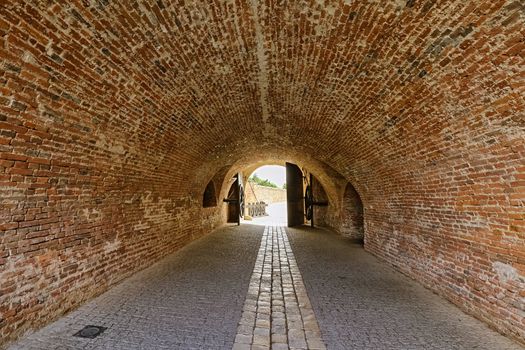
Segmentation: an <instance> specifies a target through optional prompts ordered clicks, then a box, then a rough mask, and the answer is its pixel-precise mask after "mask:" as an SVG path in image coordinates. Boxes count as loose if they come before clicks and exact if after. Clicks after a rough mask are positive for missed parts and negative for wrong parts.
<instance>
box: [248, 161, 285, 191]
mask: <svg viewBox="0 0 525 350" xmlns="http://www.w3.org/2000/svg"><path fill="white" fill-rule="evenodd" d="M253 174H257V176H259V178H261V179H263V180H264V179H268V180H270V181H271V182H273V183H274V184H276V185H277V186H278V187H283V184H284V183H285V182H286V168H285V167H283V166H280V165H265V166H262V167H260V168H257V170H255V171H254V172H253ZM253 174H250V176H251V175H253Z"/></svg>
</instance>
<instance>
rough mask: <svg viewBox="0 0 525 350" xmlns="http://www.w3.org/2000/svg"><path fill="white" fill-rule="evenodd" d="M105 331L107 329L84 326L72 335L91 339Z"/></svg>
mask: <svg viewBox="0 0 525 350" xmlns="http://www.w3.org/2000/svg"><path fill="white" fill-rule="evenodd" d="M106 329H107V327H100V326H85V327H84V328H82V329H81V330H79V331H78V332H76V333H75V334H73V336H75V337H80V338H89V339H93V338H96V337H98V336H99V335H101V334H102V333H103V332H104V331H105V330H106Z"/></svg>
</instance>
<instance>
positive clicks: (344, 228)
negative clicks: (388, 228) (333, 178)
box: [339, 183, 364, 240]
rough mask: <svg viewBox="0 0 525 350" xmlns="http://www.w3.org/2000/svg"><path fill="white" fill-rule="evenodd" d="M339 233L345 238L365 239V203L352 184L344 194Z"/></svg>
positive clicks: (349, 184) (347, 186)
mask: <svg viewBox="0 0 525 350" xmlns="http://www.w3.org/2000/svg"><path fill="white" fill-rule="evenodd" d="M339 232H340V233H341V234H342V235H343V236H345V237H350V238H356V239H360V240H362V239H364V216H363V202H362V201H361V197H360V196H359V193H357V191H356V190H355V188H354V186H352V184H351V183H348V185H346V188H345V192H344V194H343V203H342V207H341V223H340V226H339Z"/></svg>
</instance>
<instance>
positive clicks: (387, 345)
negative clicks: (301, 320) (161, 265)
mask: <svg viewBox="0 0 525 350" xmlns="http://www.w3.org/2000/svg"><path fill="white" fill-rule="evenodd" d="M287 230H288V236H289V239H290V243H291V246H292V248H293V251H294V254H295V256H296V259H297V263H298V266H299V269H300V270H301V273H302V275H303V278H304V281H305V286H306V290H307V292H308V296H309V297H310V301H311V303H312V306H313V309H314V312H315V315H316V317H317V320H318V322H319V327H320V329H321V334H322V337H323V340H324V341H325V343H326V347H327V349H329V350H352V349H360V350H362V349H371V350H372V349H373V350H381V349H385V350H416V349H417V350H421V349H424V350H427V349H428V350H434V349H435V350H438V349H439V350H448V349H450V350H452V349H465V350H471V349H477V350H523V349H524V348H523V347H522V346H520V345H519V344H517V343H515V342H513V341H512V340H510V339H508V338H506V337H504V336H502V335H500V334H499V333H496V332H495V331H493V330H491V329H490V328H489V327H488V326H486V325H485V324H484V323H481V322H480V321H478V320H476V319H474V318H473V317H471V316H469V315H467V314H465V313H463V312H462V311H461V310H459V309H458V308H457V307H456V306H454V305H452V304H451V303H449V302H447V301H445V300H444V299H442V298H441V297H439V296H437V295H436V294H433V293H432V292H431V291H429V290H427V289H425V288H424V287H423V286H421V285H420V284H419V283H416V282H414V281H413V280H411V279H409V278H408V277H406V276H404V275H402V274H400V273H398V272H396V271H395V270H393V269H392V268H391V267H390V266H388V265H386V264H385V263H384V262H382V261H379V260H378V259H377V258H375V257H374V256H373V255H371V254H369V253H367V252H366V251H364V250H363V248H362V245H361V244H359V243H357V242H356V241H352V240H349V239H346V238H343V237H341V236H339V235H336V234H334V233H332V232H331V231H328V230H319V229H315V230H313V229H310V228H306V227H304V228H300V229H298V228H289V229H287Z"/></svg>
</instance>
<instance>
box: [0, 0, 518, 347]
mask: <svg viewBox="0 0 525 350" xmlns="http://www.w3.org/2000/svg"><path fill="white" fill-rule="evenodd" d="M301 6H302V5H299V3H296V2H272V3H271V5H268V4H267V3H266V2H245V1H237V2H235V6H234V4H232V3H214V2H188V3H186V4H184V5H181V4H179V3H176V2H170V1H165V0H162V1H156V2H148V1H136V2H133V3H132V4H130V3H127V2H122V1H111V2H106V1H92V2H79V1H71V2H63V3H57V2H52V3H49V2H44V1H41V2H34V3H33V4H29V3H28V2H27V1H19V0H15V1H9V2H5V4H3V5H2V6H1V7H0V205H1V210H0V334H1V338H2V342H7V341H8V340H10V339H12V338H14V337H16V336H18V335H20V334H22V333H23V332H24V331H25V330H27V329H30V328H34V327H38V326H40V325H43V324H45V323H47V322H48V321H49V320H50V319H53V318H55V317H57V316H58V315H60V314H61V313H63V312H65V311H66V310H68V309H70V308H74V307H76V306H78V305H79V303H81V302H82V301H84V300H87V299H89V298H90V297H92V296H93V295H96V294H98V293H100V292H102V291H103V290H105V289H106V288H107V287H108V286H110V285H111V284H112V283H115V282H116V281H118V280H120V279H122V278H124V277H125V276H128V275H129V274H130V273H132V272H134V271H136V270H138V269H140V268H143V267H145V266H147V265H149V264H151V263H152V262H153V261H155V260H157V259H158V258H160V257H161V256H163V255H165V254H168V253H169V252H172V251H174V250H176V249H178V248H179V247H180V246H182V245H184V244H186V243H187V242H189V241H190V240H191V239H194V238H196V237H198V236H200V235H202V234H205V233H206V232H209V230H211V229H212V228H213V227H216V226H217V225H219V224H220V223H222V222H224V217H225V211H224V208H225V206H224V205H222V203H220V205H219V206H218V207H215V208H205V209H203V208H202V196H203V191H204V189H205V187H206V184H207V183H208V182H209V181H210V179H212V178H216V179H217V181H218V182H216V185H217V186H216V189H217V191H219V187H220V186H218V184H220V183H222V184H223V186H222V187H221V189H220V192H221V194H220V195H219V201H220V199H221V198H223V195H224V191H225V188H228V187H227V186H226V185H225V184H224V183H225V182H227V181H228V178H229V177H230V176H229V175H231V174H233V173H234V172H236V171H238V170H242V169H243V168H244V167H249V166H253V165H254V164H256V163H261V164H264V163H265V162H267V163H271V164H276V162H277V163H279V164H280V163H282V162H284V161H292V162H294V163H298V164H301V165H305V166H306V167H307V168H308V167H310V168H311V171H312V172H313V173H314V174H316V175H318V176H319V180H320V181H321V182H322V184H323V186H324V190H325V191H326V194H327V196H328V198H329V200H330V201H331V202H332V203H334V204H333V207H329V208H327V217H328V218H330V220H334V218H336V217H337V216H338V215H340V210H341V208H342V206H341V205H342V204H337V203H342V202H340V201H339V198H342V197H338V196H342V194H343V193H344V186H346V183H347V182H351V183H352V184H353V185H354V186H355V188H356V189H357V191H358V192H359V194H360V195H361V199H362V201H363V204H364V216H365V241H366V244H365V246H366V249H368V250H369V251H370V252H372V253H374V254H375V255H377V256H379V257H381V258H382V259H384V260H385V261H387V262H389V263H391V264H393V265H394V266H396V267H397V268H398V269H399V270H401V271H403V272H404V273H406V274H408V275H410V276H412V277H413V278H415V279H417V280H419V281H421V282H422V283H424V284H425V285H426V286H428V287H429V288H431V289H432V290H434V291H436V292H438V293H440V294H441V295H443V296H444V297H446V298H447V299H449V300H451V301H453V302H454V303H456V304H457V305H459V306H460V307H462V308H463V309H464V310H465V311H467V312H469V313H471V314H473V315H475V316H476V317H478V318H480V319H483V320H484V321H486V322H487V323H489V324H490V325H491V326H492V327H495V328H497V329H498V330H499V331H501V332H503V333H506V334H509V335H511V336H513V337H514V338H516V339H520V340H522V341H524V339H525V321H524V320H525V319H524V316H523V312H524V305H523V298H524V295H523V290H525V277H524V276H525V267H524V266H525V255H524V251H525V249H524V247H525V236H524V234H523V233H524V232H525V220H524V217H525V183H524V181H525V161H524V160H525V129H524V126H525V122H524V119H523V113H524V111H525V101H524V98H523V96H524V84H523V80H524V76H523V69H522V67H523V58H524V57H525V54H524V50H525V47H524V44H523V33H524V24H523V23H524V20H523V5H522V4H521V2H519V1H515V0H497V1H494V0H480V1H459V0H457V1H456V0H451V1H427V2H417V1H416V2H413V1H410V2H406V1H393V2H372V1H354V2H338V1H333V2H329V3H325V4H324V5H320V3H319V2H315V3H312V4H311V5H309V6H310V8H308V9H305V8H302V7H301ZM304 6H306V5H304ZM290 18H293V19H294V21H290ZM245 154H249V155H250V157H249V159H248V158H246V157H245V156H244V155H245ZM230 173H231V174H230ZM217 174H218V175H217ZM226 175H228V176H226Z"/></svg>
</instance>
